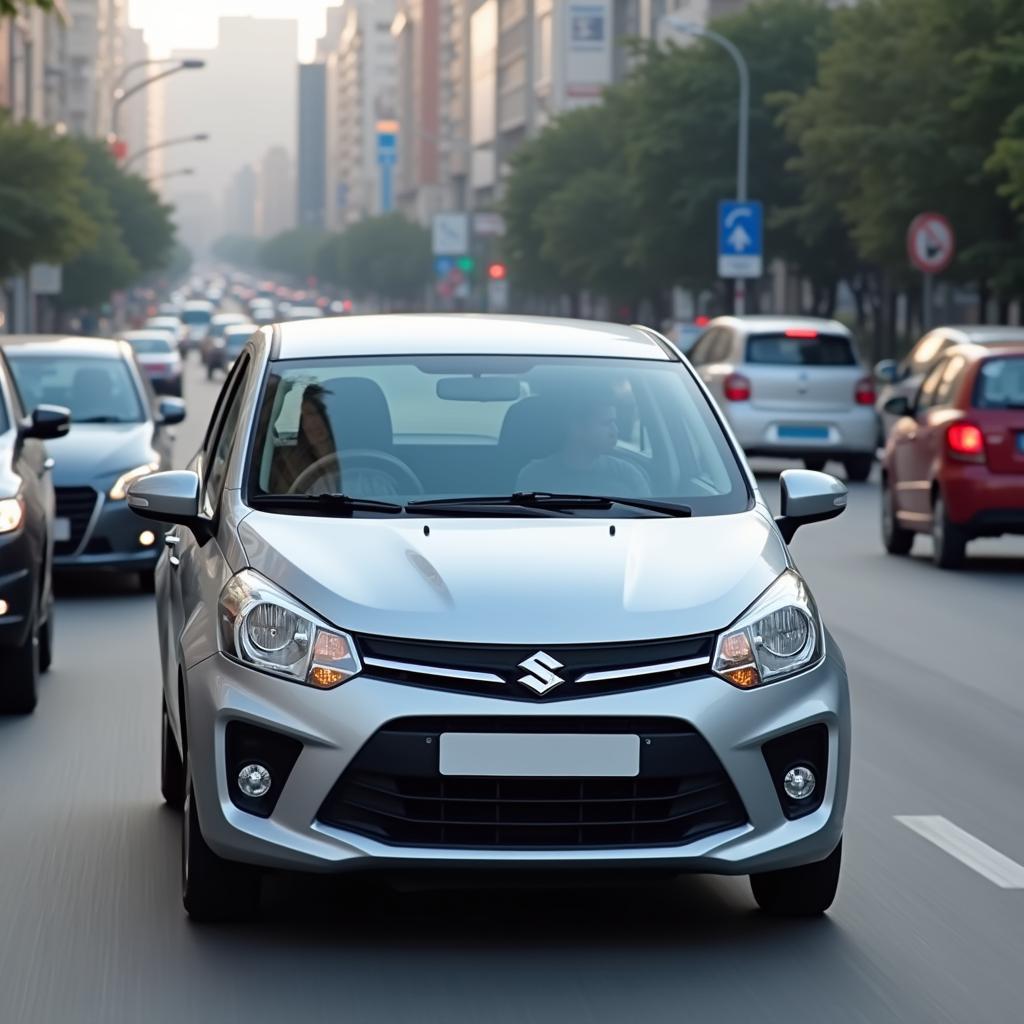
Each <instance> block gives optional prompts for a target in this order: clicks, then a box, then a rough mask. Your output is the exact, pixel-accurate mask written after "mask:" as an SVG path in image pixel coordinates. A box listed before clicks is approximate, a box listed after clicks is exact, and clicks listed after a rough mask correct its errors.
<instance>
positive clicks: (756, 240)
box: [718, 199, 764, 277]
mask: <svg viewBox="0 0 1024 1024" xmlns="http://www.w3.org/2000/svg"><path fill="white" fill-rule="evenodd" d="M763 271H764V207H763V206H762V204H761V203H760V202H759V201H758V200H756V199H752V200H750V201H748V202H743V203H740V202H735V201H734V200H729V199H724V200H722V201H721V202H720V203H719V204H718V276H719V277H760V276H761V274H762V273H763Z"/></svg>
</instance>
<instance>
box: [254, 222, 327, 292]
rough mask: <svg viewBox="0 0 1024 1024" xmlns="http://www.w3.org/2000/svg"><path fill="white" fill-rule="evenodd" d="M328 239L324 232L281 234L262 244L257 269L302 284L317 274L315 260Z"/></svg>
mask: <svg viewBox="0 0 1024 1024" xmlns="http://www.w3.org/2000/svg"><path fill="white" fill-rule="evenodd" d="M327 237H328V236H327V232H325V231H321V230H320V229H319V228H312V227H299V228H292V229H291V230H289V231H282V232H281V233H280V234H278V235H274V237H273V238H270V239H268V240H267V241H266V242H264V243H263V246H262V248H261V249H260V253H259V262H260V266H262V267H265V268H266V269H267V270H273V271H277V272H278V273H281V274H290V275H292V276H294V277H297V278H301V279H303V280H305V279H306V278H307V277H310V276H312V275H315V274H316V273H317V256H318V255H319V254H320V250H321V249H322V248H323V246H324V243H325V242H326V241H327Z"/></svg>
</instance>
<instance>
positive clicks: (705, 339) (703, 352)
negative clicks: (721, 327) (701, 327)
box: [689, 330, 715, 366]
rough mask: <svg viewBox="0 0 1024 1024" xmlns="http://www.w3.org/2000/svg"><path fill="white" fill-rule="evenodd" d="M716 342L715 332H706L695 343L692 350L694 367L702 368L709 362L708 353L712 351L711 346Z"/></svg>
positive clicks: (691, 359)
mask: <svg viewBox="0 0 1024 1024" xmlns="http://www.w3.org/2000/svg"><path fill="white" fill-rule="evenodd" d="M714 340H715V332H714V330H710V331H705V332H704V333H703V334H702V335H701V336H700V337H699V338H698V339H697V340H696V341H695V342H694V343H693V348H692V349H690V356H689V359H690V362H691V363H692V364H693V365H694V366H702V365H703V364H704V363H706V362H707V361H708V358H707V357H708V352H709V351H710V349H711V345H712V343H713V342H714Z"/></svg>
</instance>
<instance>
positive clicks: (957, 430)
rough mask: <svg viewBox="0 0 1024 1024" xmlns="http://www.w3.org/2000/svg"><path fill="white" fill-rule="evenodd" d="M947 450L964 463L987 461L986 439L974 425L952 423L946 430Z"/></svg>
mask: <svg viewBox="0 0 1024 1024" xmlns="http://www.w3.org/2000/svg"><path fill="white" fill-rule="evenodd" d="M946 449H947V451H948V452H949V454H950V456H952V457H953V458H954V459H959V460H960V461H962V462H984V461H985V437H984V435H983V434H982V432H981V428H980V427H976V426H975V425H974V424H973V423H951V424H950V425H949V427H947V428H946Z"/></svg>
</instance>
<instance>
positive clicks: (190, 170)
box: [146, 167, 196, 184]
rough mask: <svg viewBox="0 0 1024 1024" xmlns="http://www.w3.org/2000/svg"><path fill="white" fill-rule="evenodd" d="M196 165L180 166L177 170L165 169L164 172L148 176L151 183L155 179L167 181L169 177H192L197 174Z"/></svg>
mask: <svg viewBox="0 0 1024 1024" xmlns="http://www.w3.org/2000/svg"><path fill="white" fill-rule="evenodd" d="M195 173H196V171H195V168H194V167H179V168H178V169H177V170H176V171H164V173H163V174H154V175H153V177H152V178H147V179H146V181H148V182H149V183H150V184H152V183H153V182H154V181H166V180H167V179H168V178H191V177H192V175H193V174H195Z"/></svg>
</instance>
